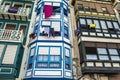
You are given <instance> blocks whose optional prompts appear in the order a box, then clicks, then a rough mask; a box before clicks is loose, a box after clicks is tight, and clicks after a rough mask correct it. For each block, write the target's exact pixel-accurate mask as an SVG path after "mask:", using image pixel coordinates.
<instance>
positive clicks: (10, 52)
mask: <svg viewBox="0 0 120 80" xmlns="http://www.w3.org/2000/svg"><path fill="white" fill-rule="evenodd" d="M16 51H17V46H16V45H8V46H7V49H6V52H5V55H4V58H3V61H2V63H3V64H13V63H14V59H15V56H16Z"/></svg>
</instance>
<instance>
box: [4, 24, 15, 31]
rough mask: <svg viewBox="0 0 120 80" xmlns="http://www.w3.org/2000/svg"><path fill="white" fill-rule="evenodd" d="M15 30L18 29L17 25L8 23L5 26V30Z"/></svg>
mask: <svg viewBox="0 0 120 80" xmlns="http://www.w3.org/2000/svg"><path fill="white" fill-rule="evenodd" d="M15 28H16V24H14V23H8V24H6V26H5V29H9V30H15Z"/></svg>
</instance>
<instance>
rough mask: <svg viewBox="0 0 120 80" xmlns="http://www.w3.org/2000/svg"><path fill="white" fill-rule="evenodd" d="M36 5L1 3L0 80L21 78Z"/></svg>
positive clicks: (13, 0) (12, 0)
mask: <svg viewBox="0 0 120 80" xmlns="http://www.w3.org/2000/svg"><path fill="white" fill-rule="evenodd" d="M33 5H34V3H33V2H32V1H30V0H29V1H26V0H22V1H19V0H1V1H0V80H4V79H5V80H15V79H16V78H18V77H19V74H20V68H21V63H22V58H23V55H24V50H25V45H26V41H27V35H28V30H29V26H30V20H31V15H32V9H33Z"/></svg>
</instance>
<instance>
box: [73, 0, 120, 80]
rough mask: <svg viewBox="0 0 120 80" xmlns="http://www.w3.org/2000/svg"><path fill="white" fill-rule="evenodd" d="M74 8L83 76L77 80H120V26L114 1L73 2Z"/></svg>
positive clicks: (83, 0) (88, 0)
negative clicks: (113, 4)
mask: <svg viewBox="0 0 120 80" xmlns="http://www.w3.org/2000/svg"><path fill="white" fill-rule="evenodd" d="M72 5H74V12H75V18H76V24H77V26H76V29H75V36H76V37H77V42H78V49H79V57H80V58H79V61H80V63H79V64H80V67H79V68H80V69H81V73H82V74H81V75H80V76H79V77H77V78H76V80H119V72H120V52H119V51H120V47H119V46H120V24H119V22H118V19H117V18H116V14H115V11H114V9H113V8H112V3H111V1H110V0H103V1H97V0H73V1H72ZM76 65H77V64H76ZM74 70H75V69H73V71H74ZM75 72H76V71H75ZM75 75H79V74H77V73H76V74H75Z"/></svg>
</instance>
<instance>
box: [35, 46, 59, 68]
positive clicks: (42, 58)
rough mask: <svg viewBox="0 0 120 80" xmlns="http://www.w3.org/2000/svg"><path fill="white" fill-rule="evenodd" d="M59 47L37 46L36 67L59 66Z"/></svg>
mask: <svg viewBox="0 0 120 80" xmlns="http://www.w3.org/2000/svg"><path fill="white" fill-rule="evenodd" d="M60 49H61V48H60V47H59V46H56V47H53V46H52V47H51V46H50V47H49V46H43V47H42V46H40V47H39V48H38V56H37V63H36V67H40V68H60V65H61V54H60Z"/></svg>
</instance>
